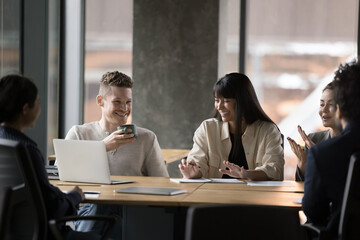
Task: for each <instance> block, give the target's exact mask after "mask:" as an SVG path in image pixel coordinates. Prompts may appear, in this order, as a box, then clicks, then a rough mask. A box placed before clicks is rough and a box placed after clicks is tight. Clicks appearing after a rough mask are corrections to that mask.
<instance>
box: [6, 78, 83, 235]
mask: <svg viewBox="0 0 360 240" xmlns="http://www.w3.org/2000/svg"><path fill="white" fill-rule="evenodd" d="M39 115H40V100H39V96H38V90H37V88H36V86H35V84H34V83H33V82H32V81H31V80H30V79H28V78H26V77H23V76H20V75H8V76H4V77H3V78H1V79H0V123H1V125H0V138H3V139H8V140H14V141H19V142H21V143H22V144H23V145H24V146H25V147H26V149H27V151H28V153H29V155H30V157H31V160H32V164H33V166H34V170H35V173H36V176H37V179H38V182H39V186H40V190H41V192H42V195H43V199H44V203H45V207H46V213H47V217H48V219H53V218H59V217H63V216H66V215H76V209H77V207H78V205H79V203H80V202H81V201H82V200H83V199H84V194H83V192H82V190H81V189H80V188H79V187H77V186H76V187H75V188H74V189H73V190H72V191H70V192H69V193H68V194H65V193H63V192H62V191H61V190H60V189H58V188H57V187H54V186H53V185H51V184H50V183H49V180H48V177H47V173H46V170H45V161H44V158H43V156H42V155H41V153H40V150H39V149H38V148H37V144H36V143H35V142H34V141H33V140H31V139H30V138H29V137H27V136H26V135H25V134H24V130H25V129H26V128H32V127H34V126H35V122H36V120H37V118H38V117H39ZM19 231H21V229H19Z"/></svg>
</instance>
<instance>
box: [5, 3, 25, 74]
mask: <svg viewBox="0 0 360 240" xmlns="http://www.w3.org/2000/svg"><path fill="white" fill-rule="evenodd" d="M20 12H21V11H20V1H19V0H12V1H5V0H0V23H1V24H0V76H4V75H8V74H19V73H20Z"/></svg>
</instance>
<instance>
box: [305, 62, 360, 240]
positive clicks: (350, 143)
mask: <svg viewBox="0 0 360 240" xmlns="http://www.w3.org/2000/svg"><path fill="white" fill-rule="evenodd" d="M333 83H334V101H335V104H336V106H337V111H336V117H337V119H338V121H340V123H341V126H342V128H343V131H342V132H341V134H340V135H339V136H337V137H334V138H331V139H329V140H327V141H325V142H321V143H318V144H316V145H315V146H313V147H312V148H310V150H309V151H308V155H307V164H306V171H305V192H304V197H303V200H302V208H303V210H304V213H305V214H306V216H307V218H308V221H310V222H312V223H314V224H316V225H322V226H325V227H327V229H328V230H329V231H330V233H331V235H332V237H333V238H334V239H337V233H338V227H339V219H340V212H341V204H342V199H343V194H344V188H345V182H346V177H347V171H348V167H349V161H350V156H351V155H352V154H353V153H354V152H356V151H360V122H359V120H360V65H359V63H358V61H354V62H351V63H347V64H344V65H340V66H339V69H338V70H337V71H336V72H335V77H334V80H333ZM357 196H358V197H359V199H360V190H359V192H358V195H357Z"/></svg>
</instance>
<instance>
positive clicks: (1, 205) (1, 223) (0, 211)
mask: <svg viewBox="0 0 360 240" xmlns="http://www.w3.org/2000/svg"><path fill="white" fill-rule="evenodd" d="M9 199H10V188H9V187H0V239H4V238H5V226H6V224H5V223H6V221H7V219H6V217H7V211H8V204H9Z"/></svg>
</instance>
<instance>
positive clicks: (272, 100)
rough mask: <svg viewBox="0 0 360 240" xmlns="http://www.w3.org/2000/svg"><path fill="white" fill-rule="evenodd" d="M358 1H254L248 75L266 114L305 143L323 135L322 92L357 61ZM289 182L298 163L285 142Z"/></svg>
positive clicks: (250, 10) (250, 15)
mask: <svg viewBox="0 0 360 240" xmlns="http://www.w3.org/2000/svg"><path fill="white" fill-rule="evenodd" d="M357 9H358V7H357V1H356V0H346V1H337V0H319V1H303V0H293V1H287V0H262V1H248V8H247V49H246V52H247V55H246V73H247V74H248V75H249V77H250V79H251V80H252V82H253V83H254V86H255V88H256V91H257V94H258V96H259V98H260V100H261V102H262V105H263V106H264V109H265V111H266V112H267V113H268V114H269V116H270V117H271V118H272V119H273V120H274V121H275V122H276V123H277V124H278V125H279V127H280V130H281V131H282V133H283V134H284V135H285V139H286V137H287V136H290V137H292V138H295V139H296V140H297V141H298V142H301V139H300V136H299V134H298V133H297V128H296V127H297V125H301V126H302V127H303V128H304V129H305V131H306V132H307V133H310V132H315V131H319V130H321V129H322V123H321V121H320V117H319V116H318V114H317V110H318V106H319V99H320V96H321V90H322V87H324V86H325V85H326V84H327V83H328V82H330V81H331V79H332V76H333V73H334V70H335V69H336V68H337V66H338V65H339V63H341V62H343V61H345V60H346V59H348V58H351V57H355V56H356V51H357V48H356V44H357V37H356V36H357ZM285 160H286V168H285V178H287V179H292V178H293V176H294V171H295V166H296V158H295V155H294V154H293V153H292V152H291V150H290V146H289V145H288V143H287V141H286V140H285Z"/></svg>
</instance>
